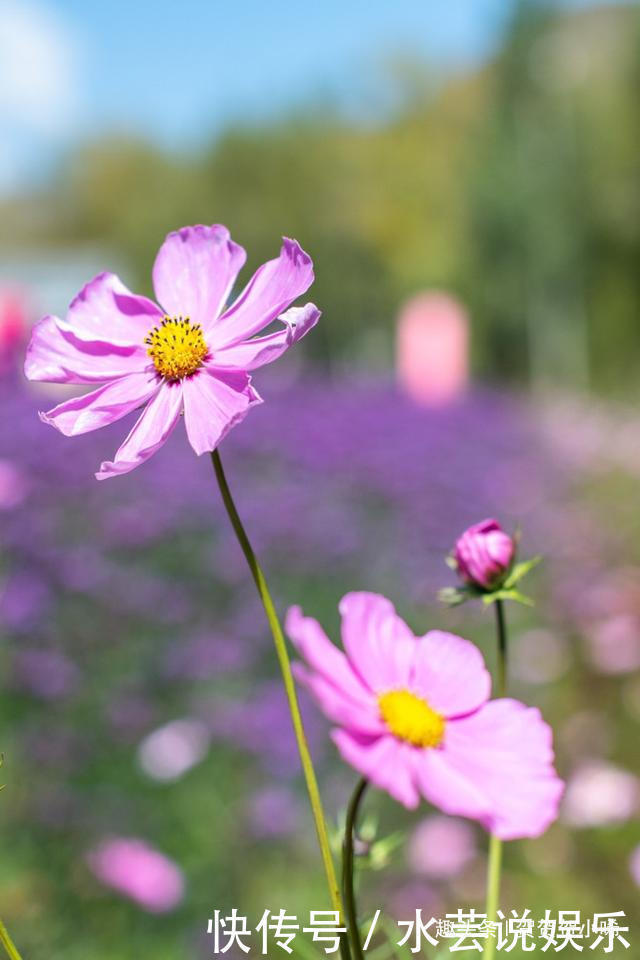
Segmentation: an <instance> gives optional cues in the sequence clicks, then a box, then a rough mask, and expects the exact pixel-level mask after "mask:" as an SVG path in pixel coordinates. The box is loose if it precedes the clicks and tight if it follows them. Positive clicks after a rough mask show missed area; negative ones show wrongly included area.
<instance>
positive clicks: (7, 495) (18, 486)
mask: <svg viewBox="0 0 640 960" xmlns="http://www.w3.org/2000/svg"><path fill="white" fill-rule="evenodd" d="M28 492H29V481H28V480H27V477H26V476H25V474H24V472H23V470H21V468H20V467H19V466H17V465H16V464H15V463H12V461H11V460H4V459H2V460H0V510H11V509H12V508H13V507H17V506H19V505H20V504H21V503H23V501H24V500H25V499H26V497H27V494H28Z"/></svg>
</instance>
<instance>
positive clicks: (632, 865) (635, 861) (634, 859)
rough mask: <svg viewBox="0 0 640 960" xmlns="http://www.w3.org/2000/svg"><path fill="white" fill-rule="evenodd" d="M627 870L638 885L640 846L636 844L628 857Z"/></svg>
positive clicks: (639, 881) (639, 880)
mask: <svg viewBox="0 0 640 960" xmlns="http://www.w3.org/2000/svg"><path fill="white" fill-rule="evenodd" d="M629 870H630V871H631V876H632V877H633V880H634V883H635V884H636V886H638V887H640V846H637V847H636V848H635V850H634V851H633V853H632V854H631V856H630V858H629Z"/></svg>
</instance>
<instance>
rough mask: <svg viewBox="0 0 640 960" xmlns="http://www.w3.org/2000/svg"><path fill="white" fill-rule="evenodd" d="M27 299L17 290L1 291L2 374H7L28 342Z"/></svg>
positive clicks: (0, 338) (0, 360)
mask: <svg viewBox="0 0 640 960" xmlns="http://www.w3.org/2000/svg"><path fill="white" fill-rule="evenodd" d="M28 328H29V323H28V319H27V309H26V304H25V298H24V296H22V295H21V294H20V293H19V292H18V291H16V290H0V374H2V373H5V372H6V371H7V370H8V369H9V368H10V367H11V366H12V364H13V361H14V359H15V358H16V355H17V354H18V353H19V352H21V349H22V346H23V344H24V343H26V340H27V331H28Z"/></svg>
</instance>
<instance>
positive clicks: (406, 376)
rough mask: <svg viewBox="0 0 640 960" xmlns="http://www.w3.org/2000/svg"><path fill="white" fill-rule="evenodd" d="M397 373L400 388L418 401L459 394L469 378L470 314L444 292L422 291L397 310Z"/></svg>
mask: <svg viewBox="0 0 640 960" xmlns="http://www.w3.org/2000/svg"><path fill="white" fill-rule="evenodd" d="M396 373H397V378H398V382H399V383H400V385H401V387H402V388H403V389H404V391H405V392H406V393H407V394H408V395H409V396H410V397H411V398H412V400H415V402H416V403H419V404H421V405H422V406H440V405H443V404H446V403H449V402H450V401H452V400H455V399H456V398H457V397H459V396H460V395H461V394H462V393H463V392H464V390H465V388H466V386H467V382H468V379H469V318H468V315H467V313H466V311H465V310H464V308H463V307H462V306H461V304H459V303H458V302H457V300H454V298H453V297H451V296H449V295H447V294H445V293H421V294H418V295H417V296H416V297H413V298H412V299H411V300H409V301H408V303H406V304H405V305H404V307H403V308H402V310H401V311H400V315H399V317H398V328H397V336H396Z"/></svg>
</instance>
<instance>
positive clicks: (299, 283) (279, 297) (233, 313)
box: [210, 237, 313, 352]
mask: <svg viewBox="0 0 640 960" xmlns="http://www.w3.org/2000/svg"><path fill="white" fill-rule="evenodd" d="M312 283H313V264H312V262H311V257H309V256H308V255H307V254H306V253H305V252H304V250H303V249H302V247H301V246H300V245H299V244H298V243H296V241H295V240H289V239H288V238H287V237H285V238H284V239H283V243H282V249H281V250H280V256H279V257H278V258H277V259H276V260H269V261H268V262H267V263H265V264H263V265H262V266H261V267H260V268H259V269H258V270H257V271H256V273H254V275H253V277H252V278H251V280H250V281H249V283H248V284H247V286H246V287H245V288H244V290H243V291H242V293H241V294H240V296H239V297H238V299H237V300H236V301H235V302H234V303H233V304H232V306H231V307H230V308H229V309H228V310H227V311H226V313H224V314H223V315H222V316H221V317H220V319H219V320H218V322H217V323H216V324H215V326H214V327H213V328H212V330H211V337H210V343H211V347H212V349H213V350H214V352H215V351H216V350H219V349H220V348H221V347H224V346H229V345H231V344H236V343H240V342H241V341H243V340H247V339H248V338H249V337H252V336H253V335H254V334H255V333H258V332H259V331H260V330H263V329H264V328H265V327H266V326H267V325H268V324H270V323H272V321H273V320H275V319H276V317H279V316H280V314H281V313H282V312H283V311H284V310H286V309H287V307H288V306H289V305H290V304H292V303H293V301H294V300H296V299H297V298H298V297H301V296H302V294H303V293H305V291H306V290H308V289H309V287H310V286H311V284H312Z"/></svg>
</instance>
